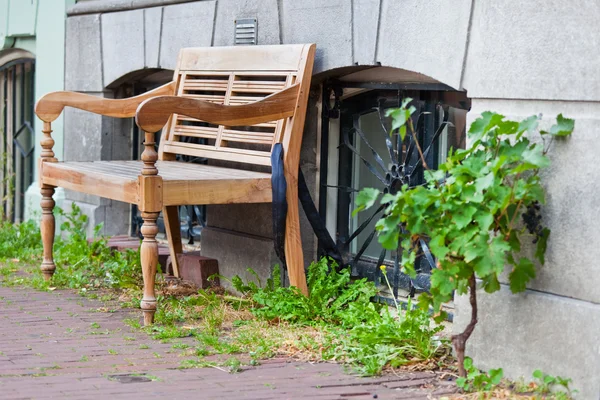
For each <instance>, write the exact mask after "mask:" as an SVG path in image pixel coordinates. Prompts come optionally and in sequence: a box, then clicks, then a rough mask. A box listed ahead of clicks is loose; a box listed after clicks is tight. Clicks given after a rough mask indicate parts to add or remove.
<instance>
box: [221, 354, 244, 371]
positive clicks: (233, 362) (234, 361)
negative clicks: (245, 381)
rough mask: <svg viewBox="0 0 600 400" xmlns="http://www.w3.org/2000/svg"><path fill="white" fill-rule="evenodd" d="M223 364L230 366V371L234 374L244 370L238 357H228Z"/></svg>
mask: <svg viewBox="0 0 600 400" xmlns="http://www.w3.org/2000/svg"><path fill="white" fill-rule="evenodd" d="M223 366H225V367H228V368H229V372H230V373H232V374H235V373H238V372H240V371H241V370H242V362H241V361H240V360H239V359H238V358H236V357H231V358H228V359H227V361H225V362H224V363H223Z"/></svg>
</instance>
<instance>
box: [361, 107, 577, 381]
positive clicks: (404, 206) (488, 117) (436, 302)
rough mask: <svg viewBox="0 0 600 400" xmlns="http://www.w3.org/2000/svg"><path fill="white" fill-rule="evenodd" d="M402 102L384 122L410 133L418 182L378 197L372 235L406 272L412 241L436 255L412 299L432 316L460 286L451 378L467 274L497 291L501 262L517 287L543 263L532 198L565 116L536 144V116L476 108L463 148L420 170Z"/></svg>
mask: <svg viewBox="0 0 600 400" xmlns="http://www.w3.org/2000/svg"><path fill="white" fill-rule="evenodd" d="M410 101H411V99H405V101H404V102H403V104H402V107H401V108H399V109H397V110H392V111H391V112H390V113H389V114H388V115H391V116H392V118H393V123H392V126H393V128H394V129H399V130H400V136H401V137H402V140H404V137H405V135H408V134H410V135H412V137H413V139H414V142H415V143H416V148H417V151H418V153H419V155H420V157H421V160H422V163H423V167H424V169H425V172H424V176H425V178H426V184H424V185H422V186H417V187H414V188H409V187H408V186H407V185H403V186H402V187H401V189H400V190H399V191H398V192H397V193H386V194H384V195H383V196H382V197H381V198H380V200H379V201H380V203H381V204H383V205H385V213H384V217H383V218H381V219H380V220H379V221H378V222H377V225H376V229H377V231H378V232H379V242H380V243H381V244H382V245H383V246H384V247H385V248H387V249H392V250H396V249H400V250H401V251H402V266H403V270H404V271H406V272H407V273H409V274H410V275H413V276H414V274H415V268H414V263H415V260H416V258H417V255H418V253H419V243H420V241H421V240H427V241H429V248H430V250H431V252H432V253H433V255H434V256H435V257H436V259H437V268H435V269H434V270H433V272H432V275H431V290H430V294H427V293H424V294H422V295H421V296H420V297H419V304H420V305H421V306H422V307H423V308H424V309H427V308H429V307H430V306H432V307H433V308H434V310H435V312H436V313H437V315H436V319H438V320H442V319H443V318H444V317H445V313H444V312H443V311H441V306H442V304H443V303H444V302H447V301H449V300H451V299H452V296H453V294H454V292H455V291H456V292H458V293H459V294H466V293H467V292H469V293H470V303H471V321H470V323H469V324H468V325H467V327H466V328H465V330H464V331H463V332H462V333H460V334H457V335H454V336H453V337H452V342H453V344H454V346H455V349H456V354H457V358H458V368H459V372H460V375H461V376H463V377H465V376H466V371H465V369H464V349H465V343H466V341H467V340H468V338H469V337H470V335H471V333H472V332H473V329H474V328H475V325H476V323H477V295H476V277H478V278H479V279H481V281H482V286H483V288H484V289H485V291H486V292H488V293H492V292H495V291H497V290H499V289H500V283H499V280H498V276H499V275H500V274H501V273H502V272H503V271H504V270H505V267H506V266H507V265H509V266H510V267H509V268H510V273H509V275H508V279H509V282H510V288H511V290H512V291H513V292H520V291H523V290H525V287H526V284H527V282H529V280H531V279H532V278H534V277H535V274H536V270H535V261H534V258H535V259H537V260H538V261H539V262H540V263H541V264H543V263H544V261H545V260H544V254H545V250H546V243H547V241H548V237H549V234H550V231H549V230H548V229H547V228H544V227H542V226H541V224H540V219H541V216H540V215H539V209H540V204H543V203H544V189H543V187H542V184H541V179H540V176H539V172H540V170H541V169H543V168H545V167H547V166H548V165H549V159H548V157H547V152H548V150H549V148H550V145H551V143H552V142H553V141H554V140H555V138H562V137H566V136H569V135H570V134H571V133H572V131H573V128H574V121H573V120H570V119H568V118H564V117H563V116H562V115H559V116H558V117H557V123H556V124H555V125H554V126H552V127H551V128H550V130H549V131H539V137H540V138H541V139H540V141H539V142H536V141H532V140H530V138H529V137H530V136H532V135H533V134H534V133H535V132H536V131H537V127H538V121H539V117H537V116H532V117H530V118H527V119H526V120H524V121H521V122H520V123H519V122H515V121H510V120H506V119H505V117H504V116H502V115H499V114H494V113H490V112H485V113H483V114H482V116H481V117H480V118H478V119H477V120H475V121H474V122H473V124H472V125H471V127H470V129H469V140H470V142H471V147H470V148H469V149H467V150H456V151H454V152H453V151H450V154H449V156H448V158H447V160H446V162H445V163H443V164H441V165H440V166H439V169H438V170H437V171H432V170H430V169H429V168H428V166H427V164H426V162H425V158H424V157H423V153H422V151H421V148H420V146H419V145H418V140H417V138H416V134H415V132H414V129H413V124H412V114H413V113H414V111H415V108H414V107H412V106H409V104H410ZM379 195H380V192H379V190H376V189H364V190H363V191H361V193H360V194H359V195H358V196H357V198H356V204H357V210H355V212H358V211H360V210H362V209H367V208H369V207H371V206H373V205H374V204H375V203H376V202H377V199H378V198H379ZM526 235H529V237H532V238H533V243H535V244H536V246H535V247H536V248H535V252H534V253H535V254H534V255H532V254H530V253H529V252H527V251H523V252H522V251H521V243H522V241H523V240H524V237H525V236H526Z"/></svg>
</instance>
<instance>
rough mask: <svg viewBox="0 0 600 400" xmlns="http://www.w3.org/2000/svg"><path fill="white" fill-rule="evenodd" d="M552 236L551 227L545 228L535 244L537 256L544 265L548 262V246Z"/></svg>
mask: <svg viewBox="0 0 600 400" xmlns="http://www.w3.org/2000/svg"><path fill="white" fill-rule="evenodd" d="M549 237H550V229H548V228H544V229H543V230H542V233H541V234H540V236H539V237H538V241H537V245H536V246H535V258H537V259H538V260H540V263H542V265H544V264H545V263H546V257H545V255H546V247H547V246H548V238H549Z"/></svg>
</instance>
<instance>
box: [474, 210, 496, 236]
mask: <svg viewBox="0 0 600 400" xmlns="http://www.w3.org/2000/svg"><path fill="white" fill-rule="evenodd" d="M475 221H477V224H478V225H479V227H480V228H481V229H482V230H484V231H487V230H489V229H490V225H492V223H493V222H494V216H493V215H492V214H490V213H488V212H479V213H477V214H476V215H475Z"/></svg>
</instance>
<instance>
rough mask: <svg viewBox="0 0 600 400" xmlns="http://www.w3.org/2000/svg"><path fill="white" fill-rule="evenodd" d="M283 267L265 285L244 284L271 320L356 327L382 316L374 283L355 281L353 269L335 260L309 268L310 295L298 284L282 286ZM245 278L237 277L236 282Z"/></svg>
mask: <svg viewBox="0 0 600 400" xmlns="http://www.w3.org/2000/svg"><path fill="white" fill-rule="evenodd" d="M279 278H280V271H279V268H275V270H274V271H273V277H272V278H271V279H269V280H268V282H267V285H266V286H265V288H258V287H256V286H248V285H245V286H240V285H239V284H236V285H237V286H236V289H237V290H240V291H243V290H244V289H247V290H248V292H249V294H250V295H251V296H252V299H253V300H254V301H255V302H256V304H257V305H258V307H255V308H253V309H252V312H253V313H254V314H255V315H256V316H258V317H260V318H264V319H267V320H274V319H278V320H284V321H289V322H293V323H299V324H314V323H318V322H325V323H330V324H335V325H342V326H354V325H356V324H359V323H362V322H367V321H369V320H371V319H372V318H374V317H375V316H376V315H379V312H380V310H381V306H379V305H376V304H374V303H372V302H371V301H370V299H371V298H372V297H373V296H375V294H377V289H376V288H375V285H374V284H373V283H372V282H368V281H367V280H366V279H360V280H357V281H352V280H351V278H350V269H349V268H343V269H340V270H337V265H336V264H335V263H334V262H333V260H328V259H326V258H322V259H321V260H319V261H318V262H314V263H312V264H311V265H310V266H309V268H308V275H307V284H308V287H309V288H310V297H306V296H304V295H302V294H301V293H300V291H299V290H298V289H297V288H296V287H290V288H284V287H281V286H280V284H279V282H280V279H279ZM236 281H237V282H241V279H239V278H234V284H235V283H236Z"/></svg>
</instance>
